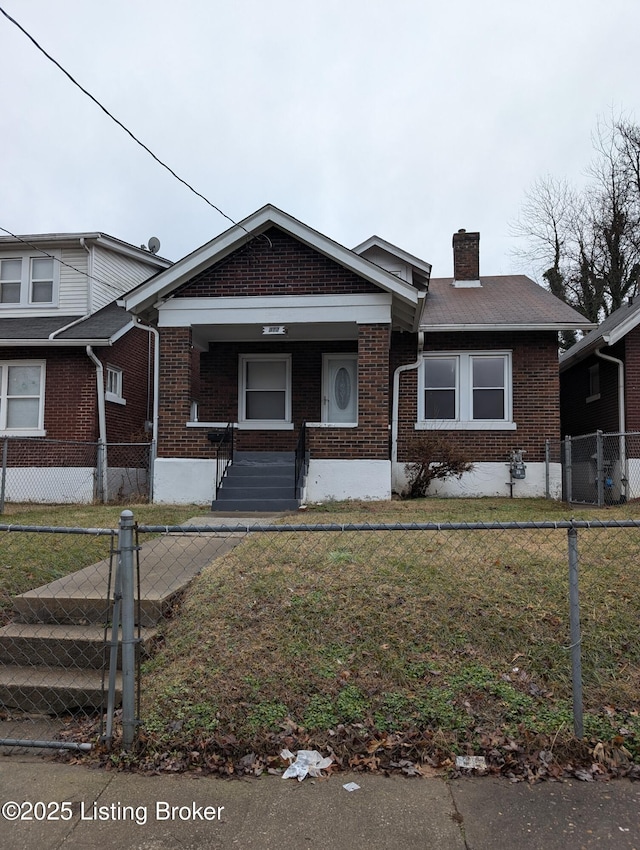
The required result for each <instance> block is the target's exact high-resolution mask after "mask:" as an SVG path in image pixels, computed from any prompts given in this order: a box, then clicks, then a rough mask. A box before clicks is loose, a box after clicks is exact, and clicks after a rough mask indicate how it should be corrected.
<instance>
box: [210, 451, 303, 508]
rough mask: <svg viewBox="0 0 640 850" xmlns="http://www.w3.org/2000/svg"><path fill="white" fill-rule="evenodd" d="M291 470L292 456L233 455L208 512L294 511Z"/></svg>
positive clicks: (297, 501)
mask: <svg viewBox="0 0 640 850" xmlns="http://www.w3.org/2000/svg"><path fill="white" fill-rule="evenodd" d="M295 469H296V461H295V453H294V452H235V453H234V456H233V463H232V464H231V465H230V466H229V467H228V468H227V471H226V473H225V476H224V479H223V481H222V486H221V488H220V490H219V491H218V494H217V496H216V498H215V499H214V501H213V503H212V505H211V510H212V512H214V513H219V512H237V513H252V512H255V511H276V512H277V511H293V510H297V509H298V508H299V507H300V500H299V499H297V498H296V475H295Z"/></svg>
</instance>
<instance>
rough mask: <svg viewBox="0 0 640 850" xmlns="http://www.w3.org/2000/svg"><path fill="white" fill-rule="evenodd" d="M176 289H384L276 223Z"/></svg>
mask: <svg viewBox="0 0 640 850" xmlns="http://www.w3.org/2000/svg"><path fill="white" fill-rule="evenodd" d="M266 235H267V237H268V238H269V241H270V243H271V244H269V243H268V242H267V241H266V239H261V238H259V237H257V238H255V239H252V240H250V241H249V242H248V243H247V244H246V245H245V246H244V247H242V248H239V249H238V250H237V251H234V252H233V253H232V254H231V255H229V256H228V257H226V258H225V259H224V260H220V262H218V263H216V264H215V265H213V266H211V267H210V268H208V269H206V271H203V272H201V273H200V274H199V275H197V276H196V277H194V278H193V279H192V280H190V281H188V282H187V283H185V284H184V285H183V286H182V287H181V288H180V289H178V290H176V292H175V293H174V297H176V298H180V297H183V298H196V297H209V298H211V297H221V296H234V297H240V296H264V295H331V294H338V295H343V294H345V293H367V292H380V290H379V289H378V288H377V287H376V286H375V285H374V284H372V283H369V282H368V281H365V280H363V279H362V278H361V277H358V275H356V274H354V273H353V272H350V271H348V270H347V269H344V268H343V267H342V266H340V265H338V263H336V262H334V261H333V260H330V259H328V258H327V257H325V256H324V255H323V254H320V253H318V252H317V251H316V250H314V249H313V248H309V247H307V246H306V245H303V244H302V243H301V242H298V241H297V240H296V239H294V238H293V237H291V236H289V235H288V234H286V233H283V232H282V231H281V230H278V228H275V227H272V228H270V229H269V230H268V231H267V232H266Z"/></svg>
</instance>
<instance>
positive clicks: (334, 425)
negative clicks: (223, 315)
mask: <svg viewBox="0 0 640 850" xmlns="http://www.w3.org/2000/svg"><path fill="white" fill-rule="evenodd" d="M323 330H324V334H319V332H318V328H317V327H313V326H290V327H287V328H286V334H281V335H279V336H281V338H280V339H275V338H274V337H272V336H271V335H270V334H264V335H263V333H262V332H263V327H262V326H259V327H256V326H253V327H252V328H251V329H250V330H249V329H246V328H244V329H238V328H236V329H235V334H233V336H234V337H235V338H230V337H231V336H232V334H231V332H230V331H231V329H229V328H227V329H226V333H223V334H220V333H218V334H217V336H218V337H220V336H222V337H224V338H214V339H211V338H209V339H208V340H206V341H205V340H204V339H203V333H205V331H204V329H202V328H198V327H197V326H194V327H191V328H180V329H178V328H168V329H166V330H165V331H162V332H161V347H160V351H161V357H160V376H161V382H160V385H161V387H163V388H167V387H169V388H170V389H169V391H167V390H166V389H165V392H164V393H163V394H161V396H160V404H159V408H160V416H159V441H158V457H157V459H156V462H155V475H154V501H157V502H176V501H178V502H184V501H189V502H194V503H196V504H213V503H215V502H216V500H217V495H218V492H219V493H220V495H221V496H223V498H224V497H225V495H226V494H228V493H229V492H230V491H231V489H232V488H233V487H241V486H242V487H246V486H247V484H248V481H246V480H245V481H243V482H239V481H238V480H237V478H236V476H237V475H239V470H238V469H237V468H236V470H234V472H233V473H232V475H233V478H234V479H236V480H235V481H234V483H231V482H230V481H229V479H227V480H226V481H224V482H222V483H221V482H220V480H218V485H217V484H216V479H217V478H218V479H219V476H218V471H219V466H220V463H219V461H218V457H219V455H220V454H221V453H222V454H224V451H225V448H224V444H221V443H220V436H221V435H222V434H223V433H224V432H225V430H226V429H227V428H231V429H232V433H233V441H232V446H233V451H232V455H231V458H230V459H231V463H232V466H233V465H235V466H236V467H241V466H242V465H247V464H246V463H245V461H246V458H247V457H251V465H253V466H254V467H255V466H262V469H261V471H260V472H256V471H255V470H254V473H253V476H254V479H256V482H258V483H259V487H260V489H258V490H256V494H255V498H254V497H252V496H250V494H249V493H247V492H244V493H242V494H241V496H240V498H242V499H245V500H246V499H249V498H251V499H252V502H254V504H253V505H252V507H247V506H246V505H245V506H244V507H243V506H241V505H238V506H235V505H233V506H232V507H230V508H229V509H230V510H243V509H245V510H258V509H264V510H268V509H283V508H282V505H280V504H277V505H276V504H275V503H274V506H273V507H272V508H270V506H269V504H268V502H269V501H270V500H269V494H268V493H267V492H266V491H265V492H262V490H263V488H264V487H270V486H271V485H270V484H269V481H268V479H269V477H270V475H271V474H272V473H273V470H270V469H269V466H268V463H269V458H270V456H273V455H274V454H276V455H281V456H282V457H284V455H285V454H287V453H288V455H289V456H290V458H291V461H290V463H291V464H293V463H294V461H293V458H294V456H295V453H296V450H298V453H300V441H301V435H303V448H302V453H303V455H304V457H305V459H306V460H307V461H308V463H307V464H306V465H305V469H306V473H307V474H306V476H304V480H303V481H297V482H296V481H294V480H293V478H294V475H293V472H291V475H290V477H291V479H292V480H291V482H290V484H291V486H290V489H291V493H290V495H289V496H286V497H285V494H284V493H282V494H281V495H279V496H278V497H277V498H278V499H284V498H287V499H288V500H289V502H288V504H287V506H286V509H289V508H291V507H296V506H297V504H299V503H300V501H310V502H318V501H327V500H331V499H346V498H351V499H387V498H390V496H391V462H390V457H389V424H390V410H389V343H390V325H389V324H386V323H380V324H357V323H356V322H352V323H347V322H345V323H343V325H342V326H341V327H339V328H338V327H337V326H336V325H335V324H334V325H333V326H332V328H331V332H329V330H328V329H327V328H324V329H323ZM208 333H211V330H210V329H209V330H208ZM274 336H275V335H274ZM314 336H315V337H318V338H314ZM320 336H324V337H325V338H319V337H320ZM238 337H243V338H238ZM265 337H266V338H265ZM194 343H195V344H194ZM179 352H182V356H179ZM185 352H189V356H185ZM303 424H304V433H303ZM228 434H229V432H227V437H226V442H227V443H228V442H230V439H229V436H228ZM227 449H228V446H227ZM261 456H262V460H263V464H261V463H260V457H261ZM234 462H235V463H234ZM286 474H287V475H289V473H288V472H287V473H286ZM220 483H221V488H220V489H219V485H220ZM254 486H256V483H255V482H254ZM225 488H226V492H225ZM274 498H275V497H274ZM261 499H263V500H264V503H263V504H262V505H261V506H258V505H257V504H255V502H256V500H257V501H259V500H261ZM291 499H296V500H297V502H296V503H291ZM282 504H284V502H283V503H282ZM219 507H220V508H222V505H220V506H219Z"/></svg>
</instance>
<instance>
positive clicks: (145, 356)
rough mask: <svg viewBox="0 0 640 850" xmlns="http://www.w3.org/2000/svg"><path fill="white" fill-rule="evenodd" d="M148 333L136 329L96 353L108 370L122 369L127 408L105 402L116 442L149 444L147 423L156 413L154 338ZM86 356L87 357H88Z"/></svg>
mask: <svg viewBox="0 0 640 850" xmlns="http://www.w3.org/2000/svg"><path fill="white" fill-rule="evenodd" d="M150 337H151V335H150V334H149V333H148V332H147V331H143V330H140V329H139V328H133V329H132V330H130V331H129V332H128V333H126V334H125V335H124V336H123V337H121V338H120V339H119V340H117V342H115V343H114V344H113V345H112V346H110V347H109V348H102V349H97V350H96V353H97V355H98V357H99V358H100V360H101V362H102V363H103V365H104V367H105V381H106V371H107V370H106V367H107V365H109V366H115V367H116V368H118V369H122V395H123V398H124V399H125V400H126V402H127V403H126V405H122V404H117V403H116V402H111V401H106V402H105V412H106V420H107V440H108V442H110V443H117V442H149V441H150V440H151V437H152V435H151V433H150V432H147V431H145V428H144V423H145V421H146V420H150V419H151V417H152V410H153V407H152V405H153V398H152V391H153V371H152V368H151V367H152V364H153V338H151V339H150ZM85 357H86V355H85Z"/></svg>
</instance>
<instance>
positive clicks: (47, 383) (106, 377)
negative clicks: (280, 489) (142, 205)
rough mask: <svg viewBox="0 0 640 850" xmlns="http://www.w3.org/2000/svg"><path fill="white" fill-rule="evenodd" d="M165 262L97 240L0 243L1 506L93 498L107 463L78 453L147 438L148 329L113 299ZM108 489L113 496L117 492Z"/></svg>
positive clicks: (82, 236)
mask: <svg viewBox="0 0 640 850" xmlns="http://www.w3.org/2000/svg"><path fill="white" fill-rule="evenodd" d="M169 265H170V263H169V262H168V261H167V260H164V259H162V258H160V257H157V256H155V255H154V254H152V253H150V252H149V251H147V250H143V249H141V248H136V247H134V246H133V245H129V244H127V243H126V242H122V241H120V240H118V239H114V238H113V237H111V236H107V235H106V234H102V233H72V234H45V235H29V236H18V237H13V236H3V237H0V349H1V350H0V443H4V442H6V441H3V440H2V438H4V437H10V438H12V439H11V440H9V441H8V443H7V446H8V448H9V452H8V455H9V456H8V466H9V469H8V475H7V481H6V497H7V498H8V499H11V500H13V501H21V500H23V499H28V500H31V501H42V502H48V501H92V500H93V499H94V498H96V497H98V498H103V497H104V496H105V494H108V489H107V490H105V486H107V482H108V476H107V472H106V469H107V466H113V464H112V463H110V460H109V458H108V456H107V453H106V452H105V451H101V453H100V458H101V459H100V460H99V461H98V460H96V458H97V452H96V450H95V448H92V449H89V450H88V451H87V450H85V449H84V448H83V447H84V446H85V445H89V444H96V443H98V442H99V441H100V442H101V443H102V444H103V445H104V444H107V443H119V442H129V441H138V442H140V441H142V440H147V441H150V440H151V433H150V432H149V433H146V432H145V422H146V421H149V422H150V421H151V419H152V413H151V407H150V405H151V404H152V388H153V386H152V383H151V382H152V378H153V350H154V346H153V341H152V337H153V332H150V331H149V330H148V329H141V328H137V327H135V322H134V321H133V320H132V318H131V316H129V315H128V314H127V313H126V311H125V310H124V309H123V307H122V306H119V305H118V303H117V301H118V299H120V298H121V297H122V295H123V294H124V293H126V292H127V291H128V290H130V289H132V288H133V287H134V286H136V285H137V284H139V283H140V282H141V281H144V280H146V279H147V278H149V277H150V276H151V275H154V274H156V273H157V272H158V271H162V270H164V269H166V268H167V267H168V266H169ZM34 438H40V439H34ZM43 438H46V441H47V442H46V446H45V445H43V442H42V439H43ZM53 441H60V442H53ZM72 441H73V442H75V443H77V445H76V446H73V445H71V442H72ZM112 460H113V461H114V463H115V462H116V460H115V458H112ZM110 474H111V473H110ZM96 480H97V481H98V482H99V484H100V486H99V488H98V489H99V492H96V489H95V482H96ZM34 481H36V482H37V487H34ZM108 485H109V486H110V488H111V492H112V494H113V492H114V489H115V490H116V491H117V490H118V489H119V487H120V486H121V483H119V482H117V481H115V480H111V481H109V482H108Z"/></svg>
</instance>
